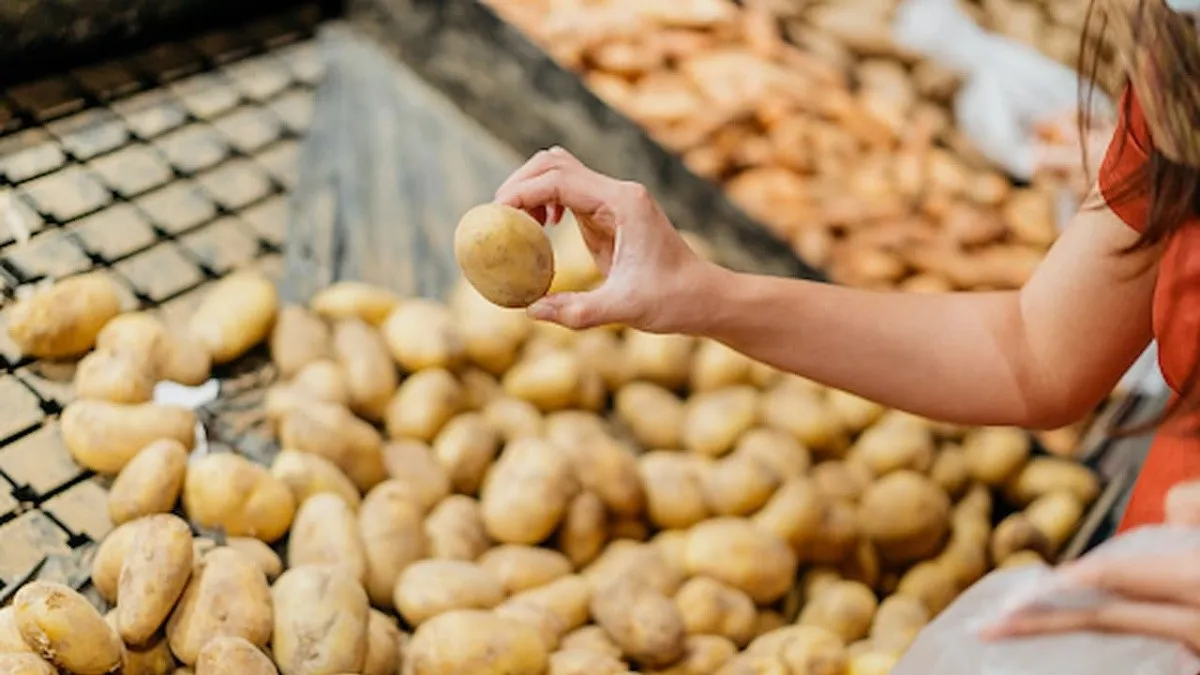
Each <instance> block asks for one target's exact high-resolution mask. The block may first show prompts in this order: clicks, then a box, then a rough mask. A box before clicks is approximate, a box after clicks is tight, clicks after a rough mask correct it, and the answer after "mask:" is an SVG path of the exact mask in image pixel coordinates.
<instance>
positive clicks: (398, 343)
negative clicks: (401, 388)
mask: <svg viewBox="0 0 1200 675" xmlns="http://www.w3.org/2000/svg"><path fill="white" fill-rule="evenodd" d="M380 330H381V331H382V332H383V340H384V342H386V343H387V346H388V351H390V352H391V353H392V358H393V359H394V360H395V361H396V363H397V364H399V366H400V367H401V368H402V369H404V370H405V371H407V372H410V373H415V372H417V371H419V370H425V369H427V368H446V369H452V368H455V367H456V366H458V365H459V364H460V363H461V362H462V360H463V358H464V357H465V356H466V354H465V352H464V348H463V342H462V336H460V335H459V334H458V329H457V328H456V327H455V325H454V317H453V316H452V315H451V314H450V309H449V308H447V307H446V306H445V305H443V304H441V303H438V302H434V301H432V300H425V299H420V298H414V299H411V300H405V301H404V302H401V303H400V305H399V306H397V307H396V309H394V310H392V313H391V314H389V315H388V318H387V320H386V321H384V322H383V326H382V327H381V328H380Z"/></svg>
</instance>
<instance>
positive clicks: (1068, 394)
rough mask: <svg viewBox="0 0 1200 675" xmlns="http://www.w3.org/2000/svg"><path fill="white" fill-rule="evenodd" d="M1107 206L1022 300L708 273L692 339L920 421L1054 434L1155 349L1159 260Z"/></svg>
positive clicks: (1076, 223)
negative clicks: (1136, 244)
mask: <svg viewBox="0 0 1200 675" xmlns="http://www.w3.org/2000/svg"><path fill="white" fill-rule="evenodd" d="M1135 239H1136V234H1135V233H1134V232H1133V231H1132V230H1130V229H1129V228H1128V227H1127V226H1126V225H1125V224H1124V223H1123V222H1121V220H1120V219H1119V218H1118V217H1117V216H1116V215H1114V214H1113V213H1112V212H1111V211H1109V210H1108V209H1107V208H1104V207H1101V208H1097V209H1089V210H1084V211H1081V212H1079V213H1078V214H1077V215H1076V216H1075V218H1074V220H1073V222H1072V223H1071V225H1070V227H1069V228H1068V229H1067V231H1066V232H1065V233H1064V234H1063V235H1062V237H1061V238H1060V239H1059V240H1058V242H1057V243H1056V244H1055V245H1054V247H1053V249H1052V250H1051V251H1050V253H1049V255H1048V256H1047V257H1046V259H1045V261H1044V262H1043V263H1042V264H1041V265H1040V266H1039V268H1038V270H1037V272H1036V273H1035V274H1034V276H1033V278H1031V279H1030V280H1029V282H1028V283H1026V284H1025V286H1024V288H1022V289H1021V290H1020V291H1012V292H998V293H948V294H937V295H919V294H899V293H881V292H871V291H861V290H854V289H849V288H844V287H838V286H830V285H825V284H816V283H811V282H802V281H795V280H789V279H780V278H774V277H763V276H754V275H745V274H737V273H733V272H728V271H718V272H714V273H712V274H711V275H709V276H708V277H707V278H706V280H705V281H704V282H702V283H704V284H705V285H706V286H707V288H706V290H705V292H704V294H703V295H707V296H708V297H710V298H714V299H713V300H712V301H711V302H709V303H707V304H706V307H705V309H706V311H705V312H702V313H697V314H696V315H694V316H693V317H692V318H691V321H692V323H693V324H694V325H692V326H690V327H689V332H695V333H699V334H703V335H708V336H711V337H714V338H717V339H719V340H721V341H723V342H725V343H727V344H729V345H730V346H732V347H734V348H735V349H737V350H739V351H742V352H744V353H746V354H748V355H750V356H752V357H754V358H756V359H759V360H762V361H765V362H767V363H770V364H772V365H774V366H776V367H779V368H781V369H783V370H787V371H790V372H794V373H798V374H800V375H803V376H805V377H808V378H811V379H814V380H817V381H819V382H822V383H824V384H827V385H829V386H832V387H836V388H839V389H845V390H847V391H850V392H853V393H856V394H858V395H860V396H863V397H866V398H869V399H872V400H875V401H879V402H881V403H883V404H885V405H889V406H893V407H896V408H900V409H904V410H908V411H910V412H914V413H916V414H920V415H924V416H927V417H932V418H936V419H943V420H948V421H953V422H960V423H969V424H1010V425H1019V426H1026V427H1036V428H1053V427H1057V426H1062V425H1064V424H1068V423H1070V422H1072V421H1075V420H1077V419H1079V418H1080V417H1082V416H1083V415H1084V414H1086V412H1087V411H1088V410H1089V409H1090V408H1092V407H1094V406H1095V405H1096V404H1097V403H1099V402H1100V401H1101V400H1102V399H1103V397H1104V396H1105V395H1106V394H1107V393H1108V392H1109V391H1111V390H1112V387H1113V386H1114V385H1115V384H1116V382H1117V381H1118V380H1119V379H1120V377H1121V375H1122V374H1123V373H1124V372H1125V371H1126V370H1127V369H1128V368H1129V366H1130V364H1132V363H1133V361H1134V359H1136V358H1137V356H1138V354H1140V353H1141V351H1142V350H1143V349H1144V348H1145V347H1146V345H1147V344H1148V343H1149V341H1150V339H1151V323H1150V321H1151V319H1150V316H1151V315H1150V311H1151V299H1152V294H1153V290H1154V280H1155V276H1156V272H1157V255H1158V253H1157V252H1156V251H1149V252H1145V253H1138V254H1135V255H1131V256H1117V255H1115V254H1114V252H1115V251H1117V250H1119V249H1120V248H1122V247H1124V246H1127V245H1129V244H1131V243H1132V242H1133V241H1134V240H1135Z"/></svg>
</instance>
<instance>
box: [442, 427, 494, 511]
mask: <svg viewBox="0 0 1200 675" xmlns="http://www.w3.org/2000/svg"><path fill="white" fill-rule="evenodd" d="M499 450H500V437H499V434H497V433H496V432H495V430H493V429H492V427H491V425H489V424H488V423H487V422H486V421H485V419H484V417H483V415H481V414H479V413H474V412H469V413H462V414H460V415H458V416H456V417H454V419H451V420H450V421H449V422H447V423H446V425H445V426H444V427H442V429H441V431H439V432H438V435H437V438H435V439H434V441H433V455H434V457H436V458H437V460H438V463H440V464H441V465H442V467H444V468H445V469H446V473H447V474H448V475H449V476H450V485H451V487H452V488H453V489H454V491H455V492H459V493H461V494H467V495H474V494H478V493H479V486H480V485H482V484H483V477H484V474H486V473H487V470H488V469H489V468H490V467H491V465H492V460H494V459H495V458H496V453H497V452H498V451H499Z"/></svg>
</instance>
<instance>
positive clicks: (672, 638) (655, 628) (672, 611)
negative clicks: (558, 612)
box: [591, 577, 687, 668]
mask: <svg viewBox="0 0 1200 675" xmlns="http://www.w3.org/2000/svg"><path fill="white" fill-rule="evenodd" d="M591 612H592V616H593V617H595V619H596V623H597V624H598V625H599V626H600V627H601V628H603V629H604V630H605V632H607V633H608V634H609V635H610V636H612V639H613V641H614V642H616V643H617V645H618V646H619V647H621V651H622V652H623V653H624V654H625V655H626V656H628V657H629V658H630V659H632V660H634V661H636V662H637V663H639V664H641V665H643V666H647V667H650V668H661V667H664V666H669V665H671V664H673V663H675V662H676V661H678V660H679V659H681V658H683V655H684V649H685V646H686V642H685V641H686V638H687V628H686V626H685V625H684V622H683V616H682V614H680V612H679V608H678V607H677V606H676V605H675V602H674V601H672V600H671V599H670V598H668V597H667V596H665V595H663V594H662V593H660V592H658V591H657V590H656V589H654V588H653V587H651V586H650V585H648V584H646V583H645V582H643V581H641V580H639V579H637V578H636V577H625V578H623V579H619V580H616V581H614V582H612V583H609V584H606V585H603V586H601V587H599V588H598V589H597V590H596V592H595V593H594V594H593V595H592V602H591Z"/></svg>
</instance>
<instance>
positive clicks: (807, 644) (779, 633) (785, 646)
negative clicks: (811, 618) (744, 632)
mask: <svg viewBox="0 0 1200 675" xmlns="http://www.w3.org/2000/svg"><path fill="white" fill-rule="evenodd" d="M745 653H746V654H748V655H751V656H774V657H775V658H777V659H779V660H780V661H781V662H782V663H783V665H784V666H785V667H786V668H787V669H788V670H786V671H785V672H788V673H806V674H808V675H841V674H842V673H844V672H845V669H846V664H847V656H846V650H845V647H844V646H843V645H842V642H841V640H839V639H838V638H837V636H836V635H834V634H833V633H830V632H829V631H827V630H824V629H822V628H819V627H817V626H787V627H784V628H780V629H778V630H776V631H773V632H771V633H767V634H766V635H763V636H762V637H759V638H757V639H756V640H755V641H754V642H752V643H750V647H748V648H747V650H746V652H745Z"/></svg>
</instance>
